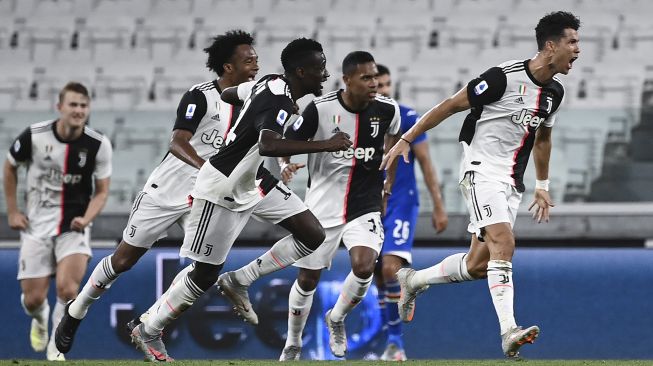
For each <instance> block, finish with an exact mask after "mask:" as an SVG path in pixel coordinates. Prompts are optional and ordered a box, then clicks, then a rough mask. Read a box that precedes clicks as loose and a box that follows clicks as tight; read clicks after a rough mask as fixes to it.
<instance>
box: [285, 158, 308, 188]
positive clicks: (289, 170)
mask: <svg viewBox="0 0 653 366" xmlns="http://www.w3.org/2000/svg"><path fill="white" fill-rule="evenodd" d="M305 166H306V164H304V163H288V164H283V165H282V166H281V180H282V181H283V184H288V183H290V181H291V180H292V177H293V175H295V174H297V171H298V170H299V169H301V168H303V167H305Z"/></svg>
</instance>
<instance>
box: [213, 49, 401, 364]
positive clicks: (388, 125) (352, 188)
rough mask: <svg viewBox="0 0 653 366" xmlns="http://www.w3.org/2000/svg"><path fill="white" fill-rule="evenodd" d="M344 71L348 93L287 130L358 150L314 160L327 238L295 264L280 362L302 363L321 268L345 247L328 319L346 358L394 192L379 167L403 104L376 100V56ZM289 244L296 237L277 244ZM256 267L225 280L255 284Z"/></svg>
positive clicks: (359, 56)
mask: <svg viewBox="0 0 653 366" xmlns="http://www.w3.org/2000/svg"><path fill="white" fill-rule="evenodd" d="M342 71H343V81H344V83H345V85H346V88H345V90H338V91H334V92H331V93H328V94H326V95H324V96H323V97H318V98H315V99H314V100H313V101H312V102H311V103H309V104H308V106H307V107H306V109H305V110H304V113H303V114H302V119H301V120H298V121H297V122H295V123H294V124H292V125H291V126H289V127H288V128H287V129H286V133H285V137H286V138H289V139H293V140H303V141H305V140H319V139H324V138H328V137H330V136H332V135H333V134H334V133H338V132H340V131H344V132H346V133H348V134H349V135H351V136H353V142H354V145H353V146H352V147H351V148H349V149H348V150H346V151H344V152H342V151H339V152H334V153H329V152H321V153H313V154H310V155H309V156H308V170H309V176H310V179H309V183H308V189H307V191H306V199H305V202H306V205H307V206H308V208H309V209H310V210H311V211H312V212H313V213H315V215H316V216H317V218H318V219H319V220H320V223H321V224H322V226H323V227H325V232H326V239H325V241H324V243H323V244H322V245H321V246H320V247H319V248H318V249H317V250H316V251H315V252H313V254H311V255H309V256H306V257H304V258H301V259H300V260H298V261H297V262H296V263H295V266H298V267H299V268H300V269H299V275H298V278H297V280H296V281H295V283H294V285H293V286H292V289H291V291H290V296H289V307H290V309H289V310H290V311H289V315H288V337H287V339H286V346H285V348H284V350H283V352H282V354H281V357H280V360H281V361H286V360H297V359H299V357H300V353H301V347H302V340H301V337H302V332H303V329H304V326H305V324H306V319H307V318H308V315H309V312H310V309H311V304H312V302H313V295H314V293H315V289H316V287H317V283H318V281H319V279H320V274H321V272H322V269H324V268H329V267H330V266H331V260H332V258H333V256H334V255H335V253H336V251H337V249H338V247H339V245H340V242H341V241H342V242H343V243H344V244H345V247H347V249H348V250H349V256H350V259H351V267H352V271H351V272H350V273H349V275H348V276H347V278H346V279H345V282H344V284H343V289H342V293H341V295H340V296H339V298H338V300H337V303H336V304H335V306H334V307H333V309H331V310H329V311H328V312H327V313H326V315H325V320H326V324H327V328H328V330H329V335H330V336H329V345H330V348H331V351H332V352H333V354H334V355H336V356H338V357H342V356H344V355H345V352H346V350H347V336H346V332H345V327H344V319H345V317H346V316H347V314H348V313H349V312H351V311H352V310H353V308H354V307H355V306H356V305H357V304H358V303H359V302H360V301H361V299H362V298H363V297H364V296H365V294H366V292H367V289H368V288H369V286H370V284H371V282H372V273H373V271H374V265H375V262H376V258H377V257H378V255H379V252H380V250H381V246H382V244H383V226H382V224H381V211H382V195H383V192H386V193H387V192H389V191H390V189H391V187H392V179H393V178H394V177H393V176H392V174H389V177H388V179H387V180H386V182H385V184H384V177H383V174H382V172H380V171H379V170H378V168H379V165H380V163H381V157H382V155H383V152H384V148H383V147H384V139H388V138H389V143H388V144H387V146H388V147H389V146H392V145H393V143H394V142H396V139H397V138H398V133H399V127H400V117H399V106H398V105H397V103H396V102H394V101H393V100H391V99H388V98H385V97H383V96H381V95H378V94H377V86H378V81H377V77H376V75H377V73H378V71H377V68H376V64H375V62H374V58H373V57H372V55H371V54H369V53H367V52H363V51H355V52H351V53H349V54H348V55H347V56H346V57H345V59H344V60H343V62H342ZM393 135H397V137H396V138H393V137H392V136H393ZM282 160H283V161H282V162H281V165H282V166H283V169H282V170H283V172H282V176H283V177H285V179H286V180H288V178H290V176H292V174H293V173H294V172H295V171H296V170H297V168H298V165H296V164H289V160H288V158H284V159H282ZM385 198H387V196H386V197H385ZM286 240H292V237H286V238H284V239H282V240H281V241H280V242H279V243H283V242H284V241H286ZM277 245H278V244H277ZM275 246H276V245H275ZM274 249H275V248H274V247H273V248H272V251H274ZM257 262H258V259H257V260H255V261H253V262H251V263H250V264H248V265H247V266H245V267H243V268H241V269H239V270H237V271H235V272H231V273H226V274H224V275H223V276H221V278H222V277H226V276H228V275H230V276H231V277H232V278H233V279H234V281H235V282H237V283H238V284H240V285H244V286H249V285H250V284H251V283H252V282H253V281H254V280H256V279H257V278H258V277H259V275H258V273H257V267H258V266H257Z"/></svg>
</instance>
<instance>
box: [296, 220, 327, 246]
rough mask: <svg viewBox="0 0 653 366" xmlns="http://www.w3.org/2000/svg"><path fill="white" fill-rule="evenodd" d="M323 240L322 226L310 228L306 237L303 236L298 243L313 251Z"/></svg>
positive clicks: (324, 236) (324, 235)
mask: <svg viewBox="0 0 653 366" xmlns="http://www.w3.org/2000/svg"><path fill="white" fill-rule="evenodd" d="M325 238H326V234H325V233H324V228H323V227H322V225H317V226H315V227H311V228H310V229H309V230H308V232H307V233H306V235H303V240H300V241H301V242H302V243H303V244H304V245H306V246H307V247H308V248H310V249H312V250H315V249H317V248H318V247H319V246H320V245H321V244H322V243H323V242H324V239H325Z"/></svg>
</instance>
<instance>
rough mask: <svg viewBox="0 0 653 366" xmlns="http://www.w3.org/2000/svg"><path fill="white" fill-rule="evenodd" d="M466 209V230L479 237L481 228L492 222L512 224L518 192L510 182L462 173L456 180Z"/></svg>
mask: <svg viewBox="0 0 653 366" xmlns="http://www.w3.org/2000/svg"><path fill="white" fill-rule="evenodd" d="M460 191H461V192H462V194H463V197H465V202H466V203H467V210H468V211H469V225H468V226H467V231H469V232H470V233H472V234H476V236H478V237H481V229H482V228H484V227H486V226H488V225H492V224H497V223H500V222H507V223H509V224H510V227H513V226H514V225H515V219H516V218H517V210H518V209H519V204H520V203H521V198H522V194H521V193H520V192H518V191H517V188H515V187H514V186H512V185H510V184H508V183H503V182H498V181H492V180H488V179H486V178H484V177H482V176H481V175H479V174H475V173H474V172H467V173H465V178H464V179H463V180H462V181H461V182H460Z"/></svg>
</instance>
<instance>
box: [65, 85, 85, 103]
mask: <svg viewBox="0 0 653 366" xmlns="http://www.w3.org/2000/svg"><path fill="white" fill-rule="evenodd" d="M67 92H75V93H79V94H81V95H83V96H85V97H86V98H88V99H91V97H89V94H88V89H86V87H85V86H84V85H83V84H82V83H78V82H76V81H71V82H69V83H68V84H66V85H65V86H64V87H63V88H62V89H61V91H60V92H59V103H63V98H64V97H65V96H66V93H67Z"/></svg>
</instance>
